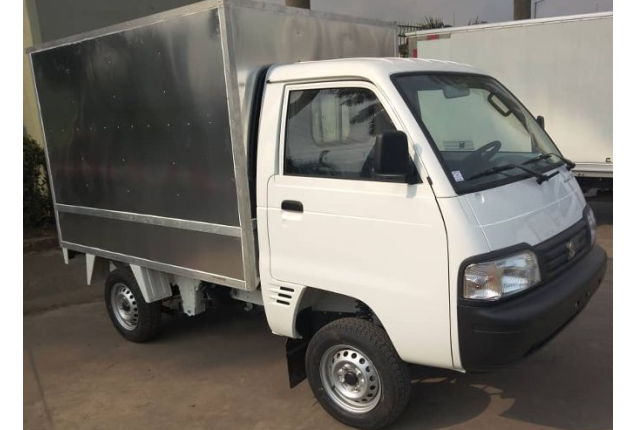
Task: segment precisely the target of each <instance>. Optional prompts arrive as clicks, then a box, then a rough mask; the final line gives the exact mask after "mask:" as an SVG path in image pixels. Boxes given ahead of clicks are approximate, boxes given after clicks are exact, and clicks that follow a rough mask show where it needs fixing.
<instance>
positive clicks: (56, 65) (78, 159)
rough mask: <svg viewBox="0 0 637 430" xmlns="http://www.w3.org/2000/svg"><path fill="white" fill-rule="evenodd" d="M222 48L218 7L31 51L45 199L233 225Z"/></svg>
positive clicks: (235, 210) (234, 194) (235, 215)
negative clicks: (50, 186)
mask: <svg viewBox="0 0 637 430" xmlns="http://www.w3.org/2000/svg"><path fill="white" fill-rule="evenodd" d="M222 59H223V57H222V41H221V35H220V25H219V12H218V10H217V9H208V10H203V11H200V12H198V13H194V14H189V15H181V16H176V17H173V18H171V19H166V20H162V21H159V22H155V23H151V24H149V25H141V26H132V27H131V28H129V29H126V30H123V31H118V32H116V33H112V34H107V35H104V36H100V37H96V38H91V39H87V40H83V41H79V42H76V43H72V44H68V45H63V46H59V47H56V48H54V49H46V50H42V51H36V52H34V53H32V62H33V68H34V73H35V80H36V86H37V92H38V97H39V102H40V109H41V115H42V119H43V127H44V131H45V137H46V141H47V148H48V153H49V161H50V168H51V175H52V179H53V183H54V188H55V199H56V202H57V203H61V204H66V205H74V206H83V207H91V208H101V209H107V210H114V211H123V212H132V213H138V214H149V215H155V216H162V217H169V218H174V219H183V220H193V221H200V222H206V223H213V224H222V225H229V226H239V217H238V207H237V190H236V185H235V176H234V174H235V173H234V162H233V153H232V143H231V136H230V131H229V126H228V124H229V123H228V119H229V118H228V111H227V104H226V83H225V78H224V65H223V60H222ZM62 230H63V231H62V234H63V236H64V229H62ZM132 233H133V234H134V232H132Z"/></svg>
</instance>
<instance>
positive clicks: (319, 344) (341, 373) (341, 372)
mask: <svg viewBox="0 0 637 430" xmlns="http://www.w3.org/2000/svg"><path fill="white" fill-rule="evenodd" d="M305 365H306V373H307V375H308V380H309V383H310V387H311V388H312V391H313V392H314V395H315V397H316V399H317V400H318V401H319V403H321V405H322V406H323V408H325V410H327V412H329V413H330V415H332V416H333V417H334V418H336V419H337V420H339V421H341V422H343V423H345V424H347V425H350V426H353V427H358V428H362V429H378V428H381V427H384V426H386V425H388V424H390V423H392V422H393V421H394V420H395V419H396V418H398V416H399V415H400V414H401V413H402V411H403V410H404V409H405V407H406V406H407V403H408V401H409V395H410V392H411V384H410V378H409V371H408V369H407V366H406V365H405V363H404V362H403V361H402V360H401V359H400V357H399V356H398V354H397V353H396V350H395V349H394V347H393V345H392V344H391V341H390V340H389V337H388V336H387V333H386V332H385V331H384V330H383V329H382V328H380V327H378V326H376V325H374V324H372V323H370V322H368V321H365V320H361V319H357V318H345V319H341V320H337V321H334V322H332V323H330V324H328V325H326V326H325V327H323V328H322V329H321V330H319V331H318V332H317V333H316V334H315V335H314V337H313V338H312V339H311V340H310V344H309V346H308V350H307V355H306V361H305Z"/></svg>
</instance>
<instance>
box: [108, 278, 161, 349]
mask: <svg viewBox="0 0 637 430" xmlns="http://www.w3.org/2000/svg"><path fill="white" fill-rule="evenodd" d="M104 300H105V302H106V310H107V311H108V315H109V316H110V318H111V321H112V322H113V325H114V326H115V328H116V329H117V331H119V332H120V334H121V335H122V336H124V337H125V338H126V339H128V340H130V341H132V342H140V343H141V342H147V341H149V340H151V339H153V338H154V337H155V336H156V335H157V333H158V332H159V323H160V320H161V302H154V303H146V301H145V300H144V296H143V295H142V292H141V290H140V289H139V286H138V285H137V281H136V280H135V276H133V272H132V271H131V270H130V268H128V267H122V268H119V269H115V270H114V271H112V272H111V273H110V274H109V275H108V278H106V285H105V288H104Z"/></svg>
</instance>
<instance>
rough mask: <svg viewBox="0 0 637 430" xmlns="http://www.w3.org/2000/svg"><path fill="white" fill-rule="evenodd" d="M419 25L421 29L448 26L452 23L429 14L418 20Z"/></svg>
mask: <svg viewBox="0 0 637 430" xmlns="http://www.w3.org/2000/svg"><path fill="white" fill-rule="evenodd" d="M418 25H419V27H420V29H421V30H430V29H432V28H446V27H451V26H450V25H447V24H445V23H444V22H443V21H442V19H440V18H434V17H433V16H427V17H425V18H423V19H421V20H420V21H419V22H418Z"/></svg>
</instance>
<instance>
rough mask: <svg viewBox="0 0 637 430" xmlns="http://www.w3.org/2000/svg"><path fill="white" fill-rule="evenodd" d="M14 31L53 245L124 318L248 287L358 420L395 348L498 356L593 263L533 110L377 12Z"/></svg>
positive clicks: (156, 323) (399, 379)
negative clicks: (423, 46)
mask: <svg viewBox="0 0 637 430" xmlns="http://www.w3.org/2000/svg"><path fill="white" fill-rule="evenodd" d="M29 53H30V59H31V65H32V68H33V72H34V80H35V85H36V89H37V95H38V100H39V108H40V114H41V119H42V127H43V132H44V135H45V137H46V153H47V158H48V168H49V174H50V179H51V188H52V191H53V196H54V205H55V211H56V219H57V223H58V233H59V237H60V245H61V247H62V250H63V253H64V256H65V259H66V260H68V259H69V258H72V257H74V256H77V255H85V258H86V268H87V282H88V283H89V284H93V283H95V282H98V281H101V280H103V281H105V291H104V298H105V303H106V308H107V311H108V314H109V315H110V318H111V320H112V322H113V324H114V326H115V327H116V329H117V330H118V331H119V333H121V335H122V336H123V337H124V338H126V339H128V340H131V341H134V342H145V341H149V340H151V339H152V338H153V337H154V336H155V335H156V334H157V333H158V331H159V329H160V319H161V315H162V313H163V312H165V311H168V312H176V311H183V312H184V313H185V314H187V315H196V314H199V313H201V312H203V311H205V310H206V309H214V307H215V306H216V305H218V304H219V303H222V302H224V301H231V302H232V300H236V301H240V302H245V303H248V304H250V305H251V306H262V307H263V309H264V312H265V315H266V316H267V321H268V324H269V326H270V328H271V330H272V332H273V333H275V334H277V335H280V336H285V337H287V338H289V339H288V342H287V346H286V352H287V359H288V369H289V380H290V385H291V386H294V385H296V384H298V383H299V382H301V381H302V380H304V379H305V377H306V376H307V378H308V379H309V385H310V387H311V389H312V391H313V392H314V394H315V396H316V398H317V399H318V401H319V402H320V404H321V405H322V406H323V407H324V408H325V409H326V410H327V411H328V412H329V413H330V414H331V415H332V416H334V417H335V418H336V419H338V420H340V421H342V422H344V423H346V424H349V425H351V426H355V427H359V428H366V429H374V428H380V427H383V426H385V425H388V424H389V423H391V422H392V421H393V420H394V419H396V418H397V417H398V416H399V415H400V413H401V412H402V411H403V409H404V408H405V406H406V405H407V402H408V399H409V394H410V378H409V370H408V366H407V363H412V364H416V365H427V366H435V367H439V368H446V369H454V370H456V371H459V372H467V371H481V370H488V369H494V368H497V367H499V366H506V365H509V364H510V363H513V362H515V361H517V360H519V359H522V358H524V357H526V356H527V355H529V354H531V353H532V352H534V351H535V350H537V349H538V348H539V347H540V346H542V345H543V344H544V343H545V342H547V341H548V340H549V339H551V337H552V336H554V335H555V334H556V333H557V332H558V331H559V330H560V329H561V328H563V327H564V326H565V325H566V324H567V323H568V322H569V321H570V320H571V319H572V318H574V317H575V316H576V315H577V314H578V312H579V311H580V310H582V309H583V308H584V307H585V306H586V304H587V303H588V302H589V300H590V298H591V296H592V295H593V293H594V292H595V291H596V289H597V288H598V286H599V285H600V282H601V280H602V277H603V275H604V271H605V268H606V254H605V253H604V251H603V250H602V249H601V248H600V247H599V246H597V245H595V232H596V224H595V217H594V215H593V213H592V211H591V209H590V207H589V206H587V204H586V201H585V200H584V197H583V195H582V192H581V190H580V188H579V187H578V185H577V182H576V181H575V180H574V179H573V175H572V173H571V168H572V166H573V164H572V162H570V161H569V160H567V159H566V158H564V157H563V156H562V155H561V153H560V152H559V150H558V149H557V147H556V146H555V144H554V143H553V141H552V140H551V139H550V138H549V137H548V135H547V134H546V133H545V132H544V130H543V129H542V127H540V125H539V124H538V123H537V120H536V118H534V117H532V116H531V115H530V114H529V112H528V111H527V110H526V108H524V107H523V106H522V104H521V103H520V102H519V101H518V100H517V99H516V98H515V97H514V96H513V95H512V94H511V93H510V92H509V91H508V90H507V89H506V88H505V87H504V86H502V85H501V84H500V83H499V82H498V81H496V80H495V79H494V78H492V77H490V76H489V75H487V74H485V73H484V72H482V71H480V70H478V69H476V68H473V67H471V66H467V65H462V64H457V63H452V62H448V61H435V60H420V59H400V58H395V57H393V56H394V55H395V54H396V32H395V29H394V28H393V27H392V26H389V25H386V24H383V23H378V22H371V21H365V20H356V19H352V18H346V17H342V16H335V15H328V14H323V13H317V12H311V11H302V10H295V9H287V8H283V7H278V6H274V5H264V4H258V3H251V2H247V1H243V0H235V1H229V0H224V1H215V2H203V3H198V4H195V5H192V6H188V7H185V8H181V9H176V10H173V11H170V12H166V13H163V14H159V15H156V16H151V17H148V18H144V19H141V20H137V21H133V22H130V23H126V24H122V25H118V26H115V27H111V28H107V29H104V30H99V31H96V32H91V33H88V34H83V35H80V36H77V37H72V38H69V39H65V40H61V41H57V42H53V43H49V44H46V45H42V46H38V47H35V48H33V49H32V50H30V51H29ZM365 57H366V58H365ZM311 60H313V61H311ZM459 130H462V131H463V133H462V136H463V138H462V139H458V135H459V134H458V131H459Z"/></svg>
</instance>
